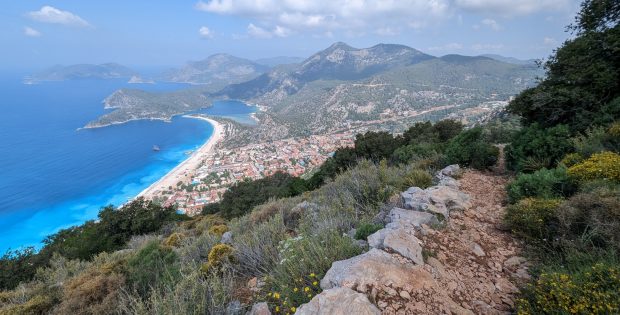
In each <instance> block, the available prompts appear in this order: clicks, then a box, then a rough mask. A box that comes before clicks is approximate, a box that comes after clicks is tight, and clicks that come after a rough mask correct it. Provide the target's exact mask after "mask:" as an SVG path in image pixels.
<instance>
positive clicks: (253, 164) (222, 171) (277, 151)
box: [153, 132, 355, 215]
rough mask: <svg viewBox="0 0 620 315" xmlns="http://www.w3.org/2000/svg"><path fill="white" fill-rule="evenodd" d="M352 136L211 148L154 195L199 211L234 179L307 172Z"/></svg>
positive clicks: (165, 202) (188, 210)
mask: <svg viewBox="0 0 620 315" xmlns="http://www.w3.org/2000/svg"><path fill="white" fill-rule="evenodd" d="M354 138H355V133H352V132H342V133H336V134H329V135H312V136H309V137H304V138H288V139H283V140H278V141H271V142H265V143H258V144H251V145H247V146H243V147H238V148H233V149H225V148H219V149H218V150H211V151H210V152H209V153H208V154H206V155H205V156H204V157H202V162H201V164H200V166H199V167H198V169H196V170H195V171H193V172H189V173H188V174H187V176H186V177H185V178H184V179H183V180H180V181H179V182H178V183H177V185H176V187H168V190H165V191H160V192H159V194H158V195H157V196H154V198H153V199H154V200H157V201H158V202H160V203H162V204H163V205H165V206H171V205H176V206H177V207H178V209H179V210H180V211H182V212H184V213H187V214H190V215H193V214H198V213H200V211H201V210H202V208H203V206H204V205H205V204H208V203H213V202H217V201H219V200H220V198H221V197H222V195H223V194H224V192H225V191H226V190H227V189H228V187H230V186H232V185H234V184H235V183H236V182H239V181H243V180H246V179H258V178H262V177H265V176H270V175H273V174H274V173H276V172H278V171H281V172H287V173H289V174H291V175H293V176H303V175H304V174H308V173H310V172H312V171H313V170H314V169H315V168H316V167H318V166H320V165H321V164H322V163H323V162H325V160H326V159H327V158H329V157H330V156H331V155H332V154H333V152H334V151H336V149H338V148H340V147H351V146H353V142H354Z"/></svg>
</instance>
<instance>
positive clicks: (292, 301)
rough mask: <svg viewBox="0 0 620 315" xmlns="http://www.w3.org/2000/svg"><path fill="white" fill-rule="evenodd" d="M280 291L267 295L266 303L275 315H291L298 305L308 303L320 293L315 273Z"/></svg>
mask: <svg viewBox="0 0 620 315" xmlns="http://www.w3.org/2000/svg"><path fill="white" fill-rule="evenodd" d="M280 289H281V291H273V292H269V293H267V302H268V303H269V306H270V308H271V310H272V312H273V313H275V314H293V313H295V312H296V311H297V308H298V307H299V306H300V305H302V304H304V303H308V302H309V301H310V300H311V299H312V298H313V297H314V296H315V295H317V294H319V293H320V292H321V287H319V278H318V277H317V275H316V274H315V273H310V274H308V275H305V276H303V277H301V278H298V279H296V280H295V283H292V284H291V285H290V286H289V287H285V288H280Z"/></svg>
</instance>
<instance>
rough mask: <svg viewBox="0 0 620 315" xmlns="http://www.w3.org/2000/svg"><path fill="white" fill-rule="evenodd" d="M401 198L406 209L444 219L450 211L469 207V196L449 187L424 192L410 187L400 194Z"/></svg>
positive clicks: (433, 188)
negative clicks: (424, 212)
mask: <svg viewBox="0 0 620 315" xmlns="http://www.w3.org/2000/svg"><path fill="white" fill-rule="evenodd" d="M401 197H402V201H403V204H404V205H405V208H407V209H411V210H416V211H426V212H431V213H435V214H441V215H442V216H443V217H444V218H446V219H447V218H448V215H449V212H450V211H452V210H465V209H467V208H469V207H471V203H470V202H469V196H468V195H467V194H464V193H462V192H460V191H459V190H458V189H457V188H455V187H450V186H433V187H429V188H427V189H424V190H422V189H421V188H418V187H411V188H409V189H407V191H405V192H403V193H401Z"/></svg>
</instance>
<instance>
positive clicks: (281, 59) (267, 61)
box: [254, 56, 304, 68]
mask: <svg viewBox="0 0 620 315" xmlns="http://www.w3.org/2000/svg"><path fill="white" fill-rule="evenodd" d="M302 61H304V58H302V57H287V56H278V57H271V58H261V59H256V60H254V62H256V63H258V64H261V65H265V66H267V67H271V68H273V67H275V66H279V65H289V64H293V63H300V62H302Z"/></svg>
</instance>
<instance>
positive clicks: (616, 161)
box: [568, 152, 620, 183]
mask: <svg viewBox="0 0 620 315" xmlns="http://www.w3.org/2000/svg"><path fill="white" fill-rule="evenodd" d="M568 175H569V176H572V177H574V178H577V179H578V180H579V181H581V182H585V181H591V180H595V179H605V180H610V181H614V182H618V183H620V155H618V154H617V153H614V152H601V153H596V154H593V155H592V156H591V157H590V158H588V159H587V160H585V161H583V162H581V163H579V164H576V165H573V166H571V167H569V168H568Z"/></svg>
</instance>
